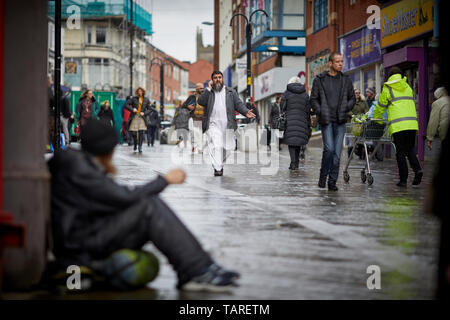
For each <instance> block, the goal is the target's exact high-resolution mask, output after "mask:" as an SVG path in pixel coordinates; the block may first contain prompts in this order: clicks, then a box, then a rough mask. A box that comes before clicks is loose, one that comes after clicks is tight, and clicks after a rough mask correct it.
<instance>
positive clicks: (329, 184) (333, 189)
mask: <svg viewBox="0 0 450 320" xmlns="http://www.w3.org/2000/svg"><path fill="white" fill-rule="evenodd" d="M328 190H330V191H338V190H339V189H338V187H336V182H331V183H330V182H328Z"/></svg>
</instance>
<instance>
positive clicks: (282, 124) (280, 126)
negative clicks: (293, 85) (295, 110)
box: [278, 99, 288, 131]
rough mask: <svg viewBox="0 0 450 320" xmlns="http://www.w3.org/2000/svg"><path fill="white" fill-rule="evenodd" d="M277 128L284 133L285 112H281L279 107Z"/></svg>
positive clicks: (285, 125)
mask: <svg viewBox="0 0 450 320" xmlns="http://www.w3.org/2000/svg"><path fill="white" fill-rule="evenodd" d="M287 102H288V101H287V99H286V102H285V104H284V105H285V106H287ZM278 123H279V126H278V128H279V129H280V131H285V130H286V128H287V119H286V111H282V110H281V106H280V118H279V120H278Z"/></svg>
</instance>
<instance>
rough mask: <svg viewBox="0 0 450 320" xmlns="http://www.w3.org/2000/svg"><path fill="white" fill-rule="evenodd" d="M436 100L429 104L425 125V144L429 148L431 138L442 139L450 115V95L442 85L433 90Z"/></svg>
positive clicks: (431, 141)
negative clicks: (429, 110)
mask: <svg viewBox="0 0 450 320" xmlns="http://www.w3.org/2000/svg"><path fill="white" fill-rule="evenodd" d="M434 97H435V98H436V101H434V102H433V104H432V105H431V114H430V120H429V121H428V126H427V146H428V148H429V149H430V150H431V149H432V147H433V140H434V139H435V138H436V137H437V138H439V139H440V140H441V143H442V141H443V140H444V139H445V137H446V135H447V130H448V121H449V117H450V97H449V96H448V93H447V90H446V89H445V88H444V87H440V88H437V89H436V91H434Z"/></svg>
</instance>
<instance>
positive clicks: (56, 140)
mask: <svg viewBox="0 0 450 320" xmlns="http://www.w3.org/2000/svg"><path fill="white" fill-rule="evenodd" d="M53 89H54V90H55V93H54V94H55V120H54V126H55V128H54V136H53V141H52V143H53V149H54V150H55V151H56V150H59V149H60V148H61V137H60V130H59V127H60V123H61V120H60V118H59V114H60V112H61V0H55V77H54V82H53Z"/></svg>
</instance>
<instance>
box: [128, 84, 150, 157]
mask: <svg viewBox="0 0 450 320" xmlns="http://www.w3.org/2000/svg"><path fill="white" fill-rule="evenodd" d="M135 94H136V95H135V96H134V97H132V98H131V100H130V103H129V104H125V108H126V109H127V110H128V111H130V118H129V120H128V131H129V132H130V133H131V136H132V137H133V144H134V147H133V151H134V152H137V151H138V147H139V153H142V143H143V141H144V135H145V133H146V132H147V123H146V119H145V116H146V115H148V114H149V113H150V101H149V100H148V98H147V97H145V90H144V88H142V87H138V88H137V89H136V91H135Z"/></svg>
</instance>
